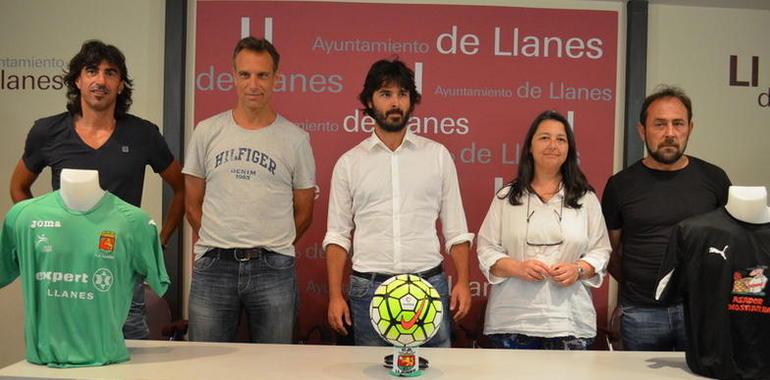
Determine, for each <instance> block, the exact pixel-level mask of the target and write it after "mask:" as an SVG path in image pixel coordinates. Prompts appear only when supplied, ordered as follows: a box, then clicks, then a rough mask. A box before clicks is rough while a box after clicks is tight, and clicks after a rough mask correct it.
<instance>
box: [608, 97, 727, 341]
mask: <svg viewBox="0 0 770 380" xmlns="http://www.w3.org/2000/svg"><path fill="white" fill-rule="evenodd" d="M693 127H694V124H693V122H692V103H691V101H690V99H689V98H688V97H687V95H686V94H685V93H684V91H682V90H681V89H678V88H673V87H665V88H662V89H660V90H659V91H657V92H655V93H654V94H652V95H650V96H648V97H647V98H646V99H645V101H644V104H643V105H642V111H641V115H640V124H639V125H638V126H637V128H638V131H639V135H640V136H641V138H642V140H643V141H644V142H645V146H646V148H647V153H648V154H647V156H646V157H645V158H643V159H641V160H639V161H638V162H636V163H635V164H633V165H631V166H629V167H628V168H626V169H624V170H622V171H620V172H619V173H617V174H615V175H614V176H612V177H611V178H610V179H609V181H608V182H607V186H606V187H605V189H604V196H603V197H602V209H603V212H604V219H605V221H606V223H607V229H608V230H609V235H610V242H611V244H612V248H613V254H612V256H611V258H610V265H609V271H610V273H611V274H612V275H613V276H614V277H615V279H617V280H618V281H619V282H620V300H619V304H620V307H621V311H622V316H621V324H620V325H621V335H622V338H623V346H624V348H625V349H626V350H634V351H637V350H639V351H670V350H678V351H683V350H684V349H685V348H686V342H687V338H686V335H685V331H684V319H683V318H684V317H683V310H682V305H681V300H680V299H673V300H670V302H669V303H666V304H660V303H658V302H656V301H655V298H654V290H655V284H656V277H657V274H658V269H659V268H660V264H661V261H662V260H663V255H664V254H665V251H666V245H667V244H668V239H669V236H670V234H671V229H672V227H673V226H674V225H676V224H677V223H679V222H680V221H682V220H684V219H686V218H688V217H691V216H694V215H699V214H703V213H706V212H709V211H711V210H714V209H715V208H717V207H719V206H722V205H724V204H725V203H726V201H727V191H728V188H729V187H730V180H729V178H728V177H727V174H725V172H724V171H723V170H722V169H720V168H718V167H717V166H714V165H712V164H709V163H707V162H705V161H703V160H700V159H697V158H695V157H690V156H687V155H685V154H684V151H685V149H686V148H687V140H688V138H689V136H690V133H691V132H692V129H693Z"/></svg>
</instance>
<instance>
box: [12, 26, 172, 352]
mask: <svg viewBox="0 0 770 380" xmlns="http://www.w3.org/2000/svg"><path fill="white" fill-rule="evenodd" d="M125 61H126V59H125V57H124V56H123V53H121V52H120V50H118V48H116V47H115V46H113V45H106V44H104V43H103V42H101V41H96V40H92V41H86V42H85V43H83V46H82V47H81V49H80V52H78V53H77V54H76V55H75V56H74V57H73V58H72V60H71V61H70V63H69V68H68V72H67V74H66V76H65V78H64V80H65V83H66V85H67V112H63V113H60V114H57V115H54V116H49V117H46V118H43V119H40V120H37V121H36V122H35V124H34V125H33V126H32V129H31V130H30V131H29V134H28V135H27V141H26V144H25V146H24V154H23V156H22V158H21V160H19V162H18V164H17V165H16V169H15V170H14V172H13V176H12V177H11V199H13V201H14V203H15V202H20V201H22V200H25V199H28V198H32V191H31V187H32V184H33V183H34V182H35V180H37V177H38V176H39V175H40V172H41V171H42V170H43V169H44V168H45V167H46V166H50V167H51V186H52V187H53V189H54V190H58V189H59V175H60V173H61V170H62V169H91V170H98V171H99V183H100V185H101V187H102V188H103V189H105V190H107V191H109V192H111V193H113V194H115V195H117V196H118V197H119V198H121V199H122V200H124V201H126V202H128V203H131V204H133V205H134V206H137V207H139V206H140V204H141V200H142V188H143V185H144V171H145V166H147V165H150V167H152V169H153V170H154V171H155V172H156V173H159V174H160V176H161V178H163V181H164V182H166V183H167V184H169V185H170V186H171V187H172V188H173V190H174V198H173V200H172V202H171V206H170V207H169V210H168V218H167V219H166V221H165V223H163V228H162V229H161V232H160V239H161V243H162V244H163V245H164V246H165V245H166V242H167V241H168V239H169V237H170V236H171V233H172V232H173V231H174V229H175V228H176V226H177V225H178V224H179V222H180V221H181V220H182V215H183V214H184V179H183V177H182V173H181V168H180V165H179V163H178V162H177V161H176V160H174V156H173V155H172V154H171V151H169V148H168V145H167V144H166V141H165V140H164V139H163V136H161V134H160V131H158V127H157V126H156V125H154V124H152V123H151V122H149V121H147V120H143V119H140V118H138V117H136V116H133V115H129V114H128V109H129V107H130V106H131V93H132V85H133V83H132V81H131V79H129V77H128V70H127V68H126V62H125ZM75 238H77V237H73V239H75ZM123 334H124V336H125V337H126V338H128V339H146V338H147V336H148V335H149V329H148V327H147V323H146V321H145V318H144V286H143V282H142V281H139V282H138V283H137V285H136V288H135V291H134V299H133V301H132V303H131V310H130V311H129V315H128V320H127V321H126V323H125V325H124V326H123Z"/></svg>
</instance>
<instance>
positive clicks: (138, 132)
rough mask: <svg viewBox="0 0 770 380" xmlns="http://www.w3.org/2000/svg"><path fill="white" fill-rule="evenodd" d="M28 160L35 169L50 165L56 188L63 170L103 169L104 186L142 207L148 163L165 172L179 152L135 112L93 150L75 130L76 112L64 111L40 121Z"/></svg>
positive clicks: (26, 150)
mask: <svg viewBox="0 0 770 380" xmlns="http://www.w3.org/2000/svg"><path fill="white" fill-rule="evenodd" d="M22 160H23V161H24V165H26V167H27V169H29V170H30V171H32V172H34V173H40V172H41V171H42V170H43V169H44V168H45V167H46V166H50V167H51V186H52V187H53V189H54V190H58V189H59V175H60V174H61V170H62V169H89V170H98V171H99V183H100V185H101V187H102V188H103V189H104V190H107V191H109V192H111V193H113V194H115V195H117V196H118V197H119V198H120V199H122V200H124V201H126V202H128V203H131V204H132V205H134V206H137V207H139V206H140V205H141V200H142V189H143V186H144V171H145V166H147V165H150V167H152V169H153V171H155V172H156V173H160V172H162V171H164V170H166V169H167V168H168V166H169V165H171V163H172V162H173V161H174V156H173V155H172V154H171V151H170V150H169V148H168V144H166V140H165V139H163V136H162V135H161V134H160V131H159V130H158V127H157V126H156V125H155V124H153V123H151V122H149V121H147V120H144V119H141V118H138V117H136V116H133V115H126V116H125V117H123V118H120V119H117V125H116V127H115V130H114V131H113V132H112V135H111V136H110V137H109V138H108V139H107V141H106V142H105V143H104V145H102V146H101V147H99V149H93V148H91V147H90V146H88V145H86V144H85V142H83V140H82V139H81V138H80V136H79V135H78V134H77V132H75V126H74V123H73V118H72V115H70V113H68V112H64V113H61V114H58V115H54V116H50V117H47V118H43V119H40V120H37V121H36V122H35V124H34V125H33V126H32V129H31V130H30V131H29V134H27V141H26V144H25V146H24V155H23V156H22Z"/></svg>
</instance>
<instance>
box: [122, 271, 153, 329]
mask: <svg viewBox="0 0 770 380" xmlns="http://www.w3.org/2000/svg"><path fill="white" fill-rule="evenodd" d="M149 336H150V328H149V326H148V325H147V319H146V318H145V308H144V279H142V278H140V279H138V280H136V283H135V284H134V296H133V298H131V308H130V309H129V310H128V317H127V318H126V322H125V323H123V337H124V338H126V339H147V338H148V337H149Z"/></svg>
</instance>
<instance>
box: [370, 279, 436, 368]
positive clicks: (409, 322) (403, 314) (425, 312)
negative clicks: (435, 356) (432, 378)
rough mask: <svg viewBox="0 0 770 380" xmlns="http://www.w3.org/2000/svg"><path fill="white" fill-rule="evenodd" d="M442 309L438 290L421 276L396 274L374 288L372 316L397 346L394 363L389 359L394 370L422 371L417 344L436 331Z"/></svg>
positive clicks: (377, 327) (385, 334)
mask: <svg viewBox="0 0 770 380" xmlns="http://www.w3.org/2000/svg"><path fill="white" fill-rule="evenodd" d="M443 313H444V310H443V305H442V304H441V297H440V295H439V294H438V291H436V288H434V287H433V285H431V284H430V283H429V282H428V281H426V280H424V279H423V278H421V277H419V276H415V275H411V274H399V275H395V276H393V277H391V278H389V279H387V280H386V281H385V282H383V283H382V285H380V286H379V287H378V288H377V289H376V290H375V291H374V297H373V298H372V303H371V305H370V308H369V317H370V319H371V321H372V326H373V327H374V330H375V331H377V333H379V334H380V336H381V337H382V338H383V339H385V340H386V341H387V342H388V343H390V344H392V345H393V346H394V354H393V358H392V359H391V361H392V363H388V361H387V359H386V364H390V367H391V371H390V372H391V374H393V375H395V376H407V377H411V376H419V375H421V374H422V371H421V369H420V358H419V356H418V355H417V347H418V346H420V345H422V344H424V343H426V342H427V341H428V340H430V338H432V337H433V336H434V335H436V332H438V329H439V327H440V325H441V320H442V315H443Z"/></svg>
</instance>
